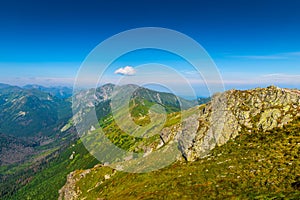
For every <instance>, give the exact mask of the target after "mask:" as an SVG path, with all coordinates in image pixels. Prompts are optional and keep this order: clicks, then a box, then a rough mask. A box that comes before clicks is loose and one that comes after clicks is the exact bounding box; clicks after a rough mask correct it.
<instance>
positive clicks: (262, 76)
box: [0, 0, 300, 89]
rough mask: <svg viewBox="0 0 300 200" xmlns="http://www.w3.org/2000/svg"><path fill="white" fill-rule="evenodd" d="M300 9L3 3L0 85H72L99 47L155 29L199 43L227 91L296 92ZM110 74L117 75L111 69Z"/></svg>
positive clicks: (276, 4) (230, 4)
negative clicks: (118, 37)
mask: <svg viewBox="0 0 300 200" xmlns="http://www.w3.org/2000/svg"><path fill="white" fill-rule="evenodd" d="M299 9H300V1H298V0H286V1H284V0H260V1H258V0H226V1H224V0H210V1H208V0H206V1H201V0H198V1H196V0H194V1H189V0H185V1H184V0H181V1H179V0H164V1H159V0H147V1H146V0H139V1H138V0H126V1H121V0H119V1H114V0H111V1H108V0H107V1H91V0H87V1H76V0H72V1H71V0H67V1H58V0H52V1H49V0H45V1H37V0H35V1H33V0H27V1H26V0H25V1H21V0H20V1H15V0H12V1H1V2H0V30H1V31H0V82H5V83H10V84H15V85H25V84H29V83H39V84H43V85H72V82H73V80H74V77H75V76H76V73H77V71H78V69H79V67H80V64H81V63H82V61H83V60H84V59H85V57H86V56H87V55H88V53H89V52H90V51H91V50H92V49H93V48H94V47H95V46H96V45H98V44H99V43H100V42H101V41H103V40H105V39H107V38H108V37H110V36H112V35H114V34H117V33H119V32H121V31H125V30H128V29H132V28H138V27H148V26H154V27H164V28H169V29H174V30H177V31H180V32H182V33H184V34H187V35H188V36H190V37H192V38H194V39H195V40H196V41H198V42H199V43H200V44H201V45H202V46H203V47H204V48H205V49H206V50H207V52H208V53H209V54H210V56H211V57H212V59H213V60H214V61H215V63H216V65H217V67H218V68H219V70H220V73H221V75H222V77H223V80H224V83H225V86H226V89H230V88H238V89H246V88H251V87H256V86H267V85H270V84H276V85H279V86H282V87H298V88H299V84H300V67H299V63H300V37H299V35H300V21H299V20H300V12H299ZM168 59H169V57H168V56H160V57H159V59H157V61H160V62H162V63H163V62H165V61H166V60H168ZM139 61H141V62H140V63H143V62H144V63H145V62H146V61H147V59H146V58H145V57H143V56H135V57H133V58H131V59H130V58H129V59H127V60H126V61H123V63H122V62H121V61H120V62H119V66H115V67H124V66H126V65H131V66H134V65H135V64H136V63H139ZM173 61H174V60H173ZM173 61H172V62H173ZM135 62H136V63H135ZM175 63H176V60H175ZM177 64H178V63H177ZM177 67H178V69H180V70H181V71H189V70H188V69H187V68H188V67H186V65H182V66H177ZM190 74H191V73H190ZM110 76H111V77H112V78H113V77H114V76H117V75H115V74H114V73H113V70H111V73H110Z"/></svg>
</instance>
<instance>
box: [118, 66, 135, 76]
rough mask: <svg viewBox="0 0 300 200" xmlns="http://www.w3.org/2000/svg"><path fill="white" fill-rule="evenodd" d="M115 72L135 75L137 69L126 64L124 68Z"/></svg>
mask: <svg viewBox="0 0 300 200" xmlns="http://www.w3.org/2000/svg"><path fill="white" fill-rule="evenodd" d="M115 74H120V75H124V76H133V75H135V74H136V71H135V69H134V68H133V67H131V66H126V67H124V68H122V67H121V68H119V69H117V70H116V71H115Z"/></svg>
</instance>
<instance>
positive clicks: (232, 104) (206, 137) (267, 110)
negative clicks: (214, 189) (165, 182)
mask: <svg viewBox="0 0 300 200" xmlns="http://www.w3.org/2000/svg"><path fill="white" fill-rule="evenodd" d="M299 116H300V92H299V91H298V90H290V89H281V88H278V87H275V86H270V87H268V88H256V89H252V90H245V91H239V90H230V91H227V92H225V93H222V94H216V95H215V96H214V97H213V98H212V101H211V102H210V103H208V104H207V105H206V106H205V107H204V108H202V111H201V113H200V116H199V118H198V120H196V119H194V122H195V123H198V131H197V133H196V135H195V138H194V139H193V140H192V141H186V140H184V139H185V137H189V136H190V135H189V134H188V133H184V132H183V134H184V135H187V136H183V137H182V136H181V137H180V136H179V144H181V150H182V154H183V156H184V157H185V158H186V160H188V161H193V160H196V159H197V158H201V157H205V156H206V155H207V154H209V151H210V150H212V149H213V148H214V147H215V146H221V145H223V144H224V143H226V142H227V141H228V140H229V139H234V138H235V137H236V136H237V135H238V134H239V133H240V132H241V130H246V131H248V132H252V131H253V130H254V129H255V130H260V131H267V130H271V129H273V128H276V127H283V125H285V124H287V123H289V122H291V121H292V120H293V119H295V118H296V117H299ZM197 121H198V122H197ZM182 138H183V139H182Z"/></svg>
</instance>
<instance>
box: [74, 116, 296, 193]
mask: <svg viewBox="0 0 300 200" xmlns="http://www.w3.org/2000/svg"><path fill="white" fill-rule="evenodd" d="M299 155H300V120H299V119H298V120H297V121H295V122H294V123H292V124H289V125H287V126H285V127H284V128H283V129H275V130H273V131H269V132H265V133H263V132H254V133H253V132H252V133H248V132H242V134H241V135H240V136H238V137H237V138H236V139H235V140H231V141H229V142H228V143H227V144H225V145H224V146H221V147H217V148H216V149H214V150H213V151H212V153H211V154H210V156H208V157H206V158H203V159H200V160H197V161H196V162H190V163H186V162H177V163H174V164H173V165H171V166H169V167H167V168H164V169H162V170H158V171H154V172H151V173H144V174H131V173H124V172H114V171H113V170H112V169H110V168H107V167H98V168H95V169H94V170H92V172H91V173H89V174H87V175H86V176H85V177H84V178H82V179H80V180H79V181H78V182H77V184H76V188H78V189H79V190H80V191H81V192H82V193H81V194H80V196H79V198H80V199H84V198H85V197H86V198H87V199H97V198H103V199H204V198H205V199H207V198H209V199H216V198H217V199H222V198H229V199H231V198H233V199H235V198H239V199H283V198H287V199H299V198H300V190H299V189H300V188H299V181H300V180H299V178H300V173H299V172H300V159H299ZM77 173H78V176H79V174H80V173H81V171H77ZM106 174H113V175H112V176H111V178H110V179H108V180H105V178H104V176H105V175H106ZM101 182H103V183H101ZM297 185H298V186H297Z"/></svg>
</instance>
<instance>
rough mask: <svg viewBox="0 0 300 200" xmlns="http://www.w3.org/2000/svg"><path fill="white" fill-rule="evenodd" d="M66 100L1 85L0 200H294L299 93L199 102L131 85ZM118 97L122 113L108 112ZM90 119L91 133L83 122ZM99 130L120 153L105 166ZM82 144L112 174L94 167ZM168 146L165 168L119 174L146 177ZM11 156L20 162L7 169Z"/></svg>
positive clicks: (267, 92)
mask: <svg viewBox="0 0 300 200" xmlns="http://www.w3.org/2000/svg"><path fill="white" fill-rule="evenodd" d="M62 91H65V92H62ZM69 92H70V90H65V88H56V89H55V88H50V89H47V88H45V87H40V86H26V87H23V88H21V87H16V86H9V85H5V84H1V85H0V109H1V116H2V117H1V122H0V132H2V134H0V139H1V140H0V141H1V147H2V151H1V157H0V158H1V160H0V164H1V163H2V164H1V165H2V166H0V172H1V176H0V181H1V182H0V188H1V191H0V194H1V196H0V198H1V199H24V198H25V199H58V198H59V199H166V198H168V199H178V198H180V199H195V198H196V199H199V198H200V199H201V198H212V199H219V198H240V199H268V198H269V199H274V198H275V199H276V198H277V199H280V198H288V199H298V198H299V197H300V174H299V171H300V169H299V167H300V163H299V158H298V156H299V154H300V146H299V144H300V135H299V133H300V114H299V113H300V91H299V90H296V89H295V90H291V89H282V88H278V87H275V86H270V87H268V88H255V89H252V90H245V91H240V90H229V91H226V92H224V93H220V94H215V95H214V96H212V97H209V98H201V99H197V100H185V99H183V98H180V97H177V96H175V95H174V94H170V93H163V92H158V91H153V90H150V89H147V88H143V87H140V86H137V85H124V86H116V85H113V84H106V85H103V86H101V87H99V88H96V89H87V90H81V91H78V92H76V93H75V94H74V95H73V96H70V93H69ZM126 97H128V112H129V113H127V110H126V109H124V108H123V107H120V108H119V109H117V111H114V109H112V106H113V104H116V105H118V102H120V99H121V101H122V100H124V99H126ZM119 98H120V99H119ZM116 100H117V101H116ZM157 106H158V107H157ZM72 111H73V112H72ZM93 111H95V113H96V115H97V117H98V122H97V124H93V123H90V122H89V120H88V119H89V116H91V115H92V113H93ZM128 115H129V116H128ZM128 119H129V120H130V121H132V122H134V123H128V122H127V121H128ZM118 121H120V122H124V125H125V126H126V127H128V128H129V129H128V130H131V131H129V132H131V134H128V130H127V131H126V130H123V129H122V127H120V125H119V123H118ZM80 124H84V125H85V126H84V129H83V130H81V129H78V127H80ZM158 127H160V128H159V129H158ZM100 128H101V130H102V131H103V133H104V134H105V136H106V138H108V139H109V141H110V142H111V143H112V144H114V145H116V146H117V147H119V148H121V149H124V150H126V152H127V153H126V154H124V155H122V156H121V157H117V158H112V157H111V155H112V152H109V151H108V149H105V148H104V147H105V140H103V139H102V138H101V137H99V136H98V133H99V130H100ZM76 129H77V131H79V132H80V131H82V132H80V133H79V135H80V136H81V138H79V137H78V135H77V131H76ZM145 131H146V132H147V134H149V132H153V133H154V134H150V135H149V136H148V137H145V135H147V134H146V132H145ZM141 136H143V137H141ZM86 141H89V143H90V144H93V145H92V146H94V147H96V148H97V149H99V148H100V149H101V150H99V152H100V153H102V155H107V156H106V159H108V160H110V161H111V162H112V163H116V165H114V164H111V166H110V167H109V166H107V165H110V164H107V163H103V162H102V163H101V162H100V161H98V160H97V159H96V158H95V157H94V156H97V155H95V154H93V151H90V150H91V149H89V147H87V146H85V144H86ZM97 145H98V146H97ZM174 145H175V147H176V148H175V150H176V152H177V154H176V157H174V159H173V157H172V159H173V160H172V162H170V164H169V165H167V166H166V167H165V168H161V169H157V170H155V171H152V172H148V173H129V172H124V169H131V168H130V167H131V166H135V167H136V168H134V170H137V171H136V172H143V171H147V166H148V165H149V164H151V163H157V161H159V160H167V159H168V157H167V155H164V154H158V156H157V155H156V154H155V152H158V153H159V152H163V151H166V150H168V148H169V147H173V146H174ZM3 150H4V151H3ZM92 150H93V149H92ZM14 151H15V152H25V153H24V154H20V153H19V154H18V155H20V156H19V157H18V156H17V157H16V158H15V160H14V161H13V162H8V160H9V154H11V153H12V152H14ZM152 152H154V153H152ZM141 161H142V162H141ZM111 167H113V168H115V169H118V168H119V169H121V168H122V169H123V171H122V170H121V171H120V170H115V169H113V168H111ZM125 171H126V170H125ZM15 183H17V184H15ZM49 185H51V187H49ZM41 191H42V192H41Z"/></svg>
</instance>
